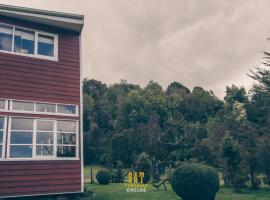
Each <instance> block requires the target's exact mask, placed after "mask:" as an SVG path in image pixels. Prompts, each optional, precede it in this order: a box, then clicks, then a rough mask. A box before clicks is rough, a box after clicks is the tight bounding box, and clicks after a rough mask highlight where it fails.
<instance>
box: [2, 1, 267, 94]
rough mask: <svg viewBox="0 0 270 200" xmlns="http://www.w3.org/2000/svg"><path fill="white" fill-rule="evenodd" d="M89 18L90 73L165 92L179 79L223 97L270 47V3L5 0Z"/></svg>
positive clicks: (86, 63) (86, 69) (86, 51)
mask: <svg viewBox="0 0 270 200" xmlns="http://www.w3.org/2000/svg"><path fill="white" fill-rule="evenodd" d="M0 3H2V4H10V5H17V6H26V7H32V8H39V9H49V10H55V11H64V12H71V13H78V14H83V15H85V27H84V31H83V76H84V77H87V78H95V79H98V80H101V81H103V82H105V83H108V84H110V83H115V82H119V81H120V80H121V79H126V80H128V82H131V83H137V84H140V85H141V86H145V85H146V84H147V83H148V82H149V81H150V80H154V81H157V82H159V83H160V84H161V85H162V86H163V88H164V89H165V88H166V87H167V85H168V84H169V83H170V82H172V81H179V82H181V83H182V84H184V85H186V86H188V87H189V88H192V87H194V86H202V87H204V88H206V89H209V90H210V89H211V90H213V91H214V92H215V94H216V95H217V96H219V97H223V95H224V91H225V87H226V85H231V84H233V83H234V84H237V85H243V86H245V87H246V88H248V87H249V86H250V85H251V83H252V80H251V79H250V78H248V76H247V75H246V74H247V73H248V71H249V70H250V69H252V68H254V67H255V66H256V65H257V63H258V61H259V59H260V57H261V56H262V53H261V51H263V50H269V49H270V48H269V47H270V42H267V40H266V39H267V37H270V12H269V8H270V1H269V0H237V1H236V0H219V1H217V0H75V1H74V0H0Z"/></svg>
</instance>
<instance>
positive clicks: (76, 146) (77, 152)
mask: <svg viewBox="0 0 270 200" xmlns="http://www.w3.org/2000/svg"><path fill="white" fill-rule="evenodd" d="M57 121H72V120H56V121H55V122H56V130H55V131H56V132H55V139H56V140H55V144H56V149H55V153H56V154H57V148H58V146H62V147H65V146H66V147H67V146H70V147H74V146H75V151H76V152H75V153H76V156H75V157H77V156H79V123H78V121H72V122H76V132H64V133H70V134H76V144H75V145H74V144H58V141H57V136H58V134H59V133H61V132H59V131H58V129H57ZM56 157H57V155H56ZM57 158H65V157H57Z"/></svg>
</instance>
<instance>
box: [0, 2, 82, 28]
mask: <svg viewBox="0 0 270 200" xmlns="http://www.w3.org/2000/svg"><path fill="white" fill-rule="evenodd" d="M0 15H2V16H7V17H12V18H16V19H21V20H26V21H30V22H35V23H39V24H44V25H48V26H55V27H60V28H63V29H68V30H72V31H77V32H80V31H81V30H82V27H83V21H84V16H83V15H75V14H69V13H62V12H54V11H47V10H39V9H32V8H25V7H18V6H9V5H3V4H0Z"/></svg>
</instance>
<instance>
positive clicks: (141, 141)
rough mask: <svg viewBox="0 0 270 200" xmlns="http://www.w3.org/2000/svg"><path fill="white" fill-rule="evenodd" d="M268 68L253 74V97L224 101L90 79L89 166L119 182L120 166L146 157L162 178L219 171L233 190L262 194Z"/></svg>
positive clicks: (269, 172) (268, 61) (269, 113)
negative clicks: (206, 168)
mask: <svg viewBox="0 0 270 200" xmlns="http://www.w3.org/2000/svg"><path fill="white" fill-rule="evenodd" d="M263 64H264V65H265V67H263V68H257V69H256V70H255V71H253V72H251V74H250V76H251V77H252V78H254V80H255V81H256V83H255V84H254V86H253V87H252V89H251V91H249V92H246V91H245V89H244V88H243V87H238V86H235V85H232V86H228V87H227V88H226V94H225V98H224V101H221V100H220V99H219V98H217V97H216V96H215V95H214V93H213V92H212V91H211V90H210V91H208V90H205V89H204V88H202V87H194V88H193V90H192V91H191V90H190V89H189V88H187V87H185V86H184V85H182V84H181V83H178V82H172V83H171V84H170V85H169V86H168V88H167V89H166V91H163V90H162V87H161V86H160V85H159V84H158V83H156V82H154V81H150V82H149V83H148V84H147V86H146V87H145V88H142V87H140V86H139V85H135V84H130V83H127V81H124V80H122V81H121V82H120V83H116V84H112V85H109V86H108V85H106V84H104V83H102V82H100V81H97V80H87V79H85V80H84V82H83V84H84V85H83V91H84V97H83V98H84V99H83V101H84V105H83V109H84V114H83V118H84V119H83V124H84V127H83V130H84V152H85V154H84V160H85V163H86V164H101V165H105V166H107V167H109V168H116V169H117V170H113V169H112V172H113V175H114V179H115V181H121V180H120V179H121V178H120V177H121V176H120V174H121V173H122V172H121V169H122V168H121V169H120V170H119V168H117V167H116V165H115V164H116V162H117V161H121V162H122V163H123V167H129V168H133V169H134V168H136V166H137V163H136V161H135V160H136V158H138V156H139V155H140V154H141V153H142V152H146V153H147V154H148V155H149V157H150V158H151V159H153V160H158V161H160V162H161V163H162V165H160V166H162V167H161V168H162V169H160V170H163V171H164V168H165V166H166V163H167V164H168V163H172V166H175V165H174V164H173V163H178V162H179V161H180V162H185V161H190V160H195V161H199V162H203V163H207V164H210V165H212V166H215V167H216V168H218V169H219V170H220V172H221V173H222V175H223V176H224V181H225V183H226V185H227V186H230V187H234V188H235V189H236V190H239V189H241V188H242V187H245V185H249V183H250V184H251V185H252V187H253V188H257V187H258V186H259V184H260V181H259V177H261V176H263V177H264V180H265V181H266V182H268V183H270V168H269V166H270V164H269V163H270V161H269V148H270V147H269V144H270V131H269V130H270V120H269V119H270V80H269V77H270V76H269V74H270V70H269V66H270V54H269V53H265V61H264V62H263ZM247 94H250V96H248V95H247ZM228 137H230V138H228ZM154 171H155V173H154V179H157V180H158V179H159V175H158V173H157V171H156V170H154ZM150 174H153V170H152V171H151V173H150ZM118 175H119V176H118ZM116 177H119V178H116ZM149 177H150V176H149ZM147 179H149V178H146V180H147Z"/></svg>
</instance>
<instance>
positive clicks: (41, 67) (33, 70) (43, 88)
mask: <svg viewBox="0 0 270 200" xmlns="http://www.w3.org/2000/svg"><path fill="white" fill-rule="evenodd" d="M1 22H3V23H8V24H11V25H16V26H21V27H25V28H31V29H34V30H40V31H44V32H51V33H55V34H58V59H59V61H52V60H46V59H39V58H33V57H27V56H21V55H14V54H10V53H3V52H0V98H4V99H17V100H29V101H40V102H52V103H66V104H76V105H79V106H80V43H79V42H80V37H79V33H75V32H71V31H66V30H62V29H58V28H53V27H48V26H43V25H39V24H35V23H29V22H25V21H20V20H15V19H11V18H7V17H3V16H0V23H1ZM0 115H5V116H25V117H35V118H53V119H73V120H80V118H79V117H78V116H57V115H46V114H27V113H25V114H22V113H10V112H0ZM79 144H80V135H79ZM79 149H81V146H80V145H79ZM79 157H80V158H81V157H82V156H81V153H79ZM81 184H82V182H81V160H65V161H64V160H51V161H50V160H46V161H34V160H31V161H8V160H0V198H2V197H8V196H21V195H30V196H31V195H39V194H52V193H71V192H81Z"/></svg>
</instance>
